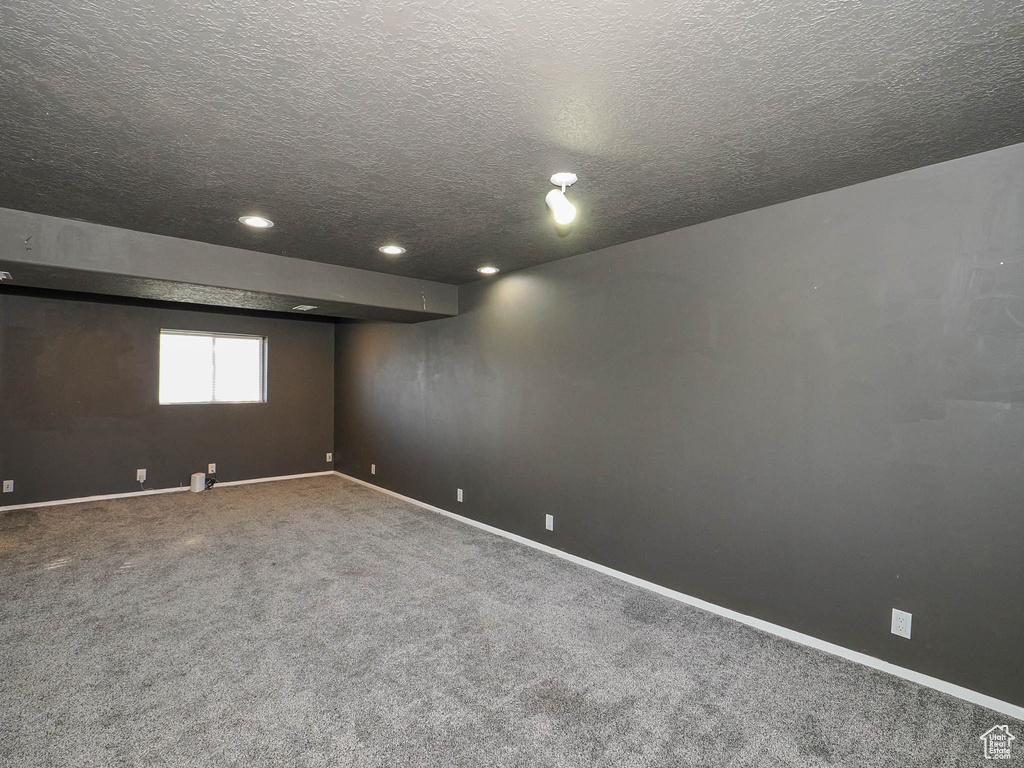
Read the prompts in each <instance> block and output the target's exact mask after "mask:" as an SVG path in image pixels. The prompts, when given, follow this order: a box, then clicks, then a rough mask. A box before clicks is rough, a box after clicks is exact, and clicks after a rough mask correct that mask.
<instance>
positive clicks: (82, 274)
mask: <svg viewBox="0 0 1024 768" xmlns="http://www.w3.org/2000/svg"><path fill="white" fill-rule="evenodd" d="M0 270H6V271H8V272H10V273H11V274H12V275H13V280H12V281H11V283H10V284H11V285H18V286H24V287H29V288H50V289H55V290H75V291H82V292H86V293H102V294H108V295H119V296H128V297H132V298H144V299H163V300H169V301H180V302H184V303H193V304H209V305H213V306H224V307H236V308H244V309H264V310H270V311H282V312H287V311H291V309H292V307H294V306H296V305H298V304H312V305H315V306H316V307H317V309H316V310H315V311H313V312H310V313H309V314H316V315H325V314H326V315H328V316H332V317H350V318H359V319H377V320H393V321H397V322H418V321H420V320H430V319H436V318H439V317H450V316H453V315H456V314H458V287H457V286H454V285H448V284H445V283H437V282H432V281H430V280H417V279H415V278H411V277H401V276H399V275H389V274H384V273H381V272H372V271H370V270H365V269H355V268H352V267H341V266H336V265H334V264H324V263H321V262H315V261H307V260H305V259H293V258H288V257H285V256H275V255H273V254H268V253H260V252H258V251H247V250H243V249H241V248H228V247H225V246H221V245H211V244H209V243H200V242H196V241H194V240H181V239H179V238H175V237H166V236H164V235H152V234H147V233H145V232H133V231H131V230H127V229H119V228H117V227H108V226H103V225H100V224H89V223H87V222H82V221H73V220H71V219H61V218H57V217H54V216H43V215H40V214H36V213H27V212H25V211H16V210H12V209H10V208H0Z"/></svg>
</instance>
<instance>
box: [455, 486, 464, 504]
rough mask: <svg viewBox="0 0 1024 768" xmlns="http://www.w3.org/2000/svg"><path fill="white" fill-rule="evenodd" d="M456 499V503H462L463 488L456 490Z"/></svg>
mask: <svg viewBox="0 0 1024 768" xmlns="http://www.w3.org/2000/svg"><path fill="white" fill-rule="evenodd" d="M455 499H456V501H462V489H461V488H456V489H455Z"/></svg>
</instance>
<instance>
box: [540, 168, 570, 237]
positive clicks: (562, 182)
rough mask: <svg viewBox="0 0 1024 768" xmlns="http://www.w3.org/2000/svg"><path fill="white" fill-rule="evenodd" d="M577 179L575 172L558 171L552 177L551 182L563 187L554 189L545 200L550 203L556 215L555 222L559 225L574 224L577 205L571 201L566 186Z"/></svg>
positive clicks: (552, 211)
mask: <svg viewBox="0 0 1024 768" xmlns="http://www.w3.org/2000/svg"><path fill="white" fill-rule="evenodd" d="M576 181H577V179H576V174H575V173H568V172H566V173H556V174H555V175H554V176H552V177H551V183H552V184H554V185H555V186H556V187H561V189H552V190H551V191H550V192H548V195H547V197H545V198H544V201H545V202H546V203H547V204H548V208H550V209H551V215H552V216H554V218H555V223H556V224H558V225H559V226H562V227H564V226H566V225H567V224H572V222H573V221H574V220H575V218H576V206H575V205H573V204H572V203H570V202H569V198H567V197H566V196H565V188H566V187H571V186H572V185H573V184H575V183H576Z"/></svg>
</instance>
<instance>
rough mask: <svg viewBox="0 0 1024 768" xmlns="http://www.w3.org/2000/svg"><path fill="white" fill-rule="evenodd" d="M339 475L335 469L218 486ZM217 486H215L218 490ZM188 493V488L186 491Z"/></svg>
mask: <svg viewBox="0 0 1024 768" xmlns="http://www.w3.org/2000/svg"><path fill="white" fill-rule="evenodd" d="M336 474H338V473H337V472H335V471H334V470H333V469H325V470H323V471H322V472H303V473H302V474H301V475H277V476H276V477H254V478H253V479H252V480H228V481H227V482H224V483H222V482H219V481H218V482H217V485H250V484H252V483H276V482H277V481H278V480H300V479H302V478H303V477H323V476H324V475H336ZM216 487H217V486H214V488H216ZM185 490H186V491H187V490H188V488H186V489H185Z"/></svg>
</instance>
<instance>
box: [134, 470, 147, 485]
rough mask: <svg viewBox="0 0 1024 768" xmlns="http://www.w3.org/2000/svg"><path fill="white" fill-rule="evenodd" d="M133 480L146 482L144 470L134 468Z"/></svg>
mask: <svg viewBox="0 0 1024 768" xmlns="http://www.w3.org/2000/svg"><path fill="white" fill-rule="evenodd" d="M135 482H137V483H144V482H146V470H144V469H136V470H135Z"/></svg>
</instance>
